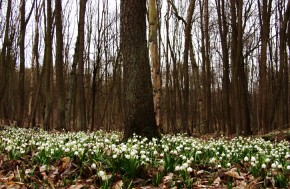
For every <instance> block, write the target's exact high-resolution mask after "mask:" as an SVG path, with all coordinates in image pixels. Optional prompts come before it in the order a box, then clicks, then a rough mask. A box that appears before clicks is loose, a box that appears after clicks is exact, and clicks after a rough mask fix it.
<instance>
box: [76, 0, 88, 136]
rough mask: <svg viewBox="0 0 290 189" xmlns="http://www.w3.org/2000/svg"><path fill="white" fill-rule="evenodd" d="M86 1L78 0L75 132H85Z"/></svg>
mask: <svg viewBox="0 0 290 189" xmlns="http://www.w3.org/2000/svg"><path fill="white" fill-rule="evenodd" d="M86 2H87V0H80V12H79V23H78V42H79V43H78V44H77V45H78V46H79V47H78V52H76V53H78V56H77V58H78V59H77V60H78V73H77V74H78V77H77V107H78V108H77V130H86V101H85V87H84V43H85V40H84V38H85V32H84V27H85V14H86Z"/></svg>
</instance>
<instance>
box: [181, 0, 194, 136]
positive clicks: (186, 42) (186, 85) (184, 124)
mask: <svg viewBox="0 0 290 189" xmlns="http://www.w3.org/2000/svg"><path fill="white" fill-rule="evenodd" d="M194 7H195V0H191V1H190V4H189V7H188V10H187V18H186V25H185V30H184V36H185V38H184V54H183V56H184V57H183V76H184V80H183V105H182V107H183V109H182V113H181V115H182V119H181V127H182V130H183V132H187V133H188V134H190V129H189V126H188V117H189V71H188V55H189V47H190V43H191V41H190V40H191V26H192V24H191V22H192V15H193V11H194Z"/></svg>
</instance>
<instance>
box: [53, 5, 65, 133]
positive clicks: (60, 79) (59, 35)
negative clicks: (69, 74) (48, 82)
mask: <svg viewBox="0 0 290 189" xmlns="http://www.w3.org/2000/svg"><path fill="white" fill-rule="evenodd" d="M55 25H56V57H55V69H56V91H57V118H56V120H57V123H56V128H57V129H61V128H66V125H65V86H64V76H63V32H62V4H61V0H55Z"/></svg>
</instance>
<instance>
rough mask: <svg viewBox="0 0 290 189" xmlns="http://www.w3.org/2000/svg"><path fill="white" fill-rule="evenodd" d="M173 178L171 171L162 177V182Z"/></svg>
mask: <svg viewBox="0 0 290 189" xmlns="http://www.w3.org/2000/svg"><path fill="white" fill-rule="evenodd" d="M172 179H173V173H168V174H167V175H166V176H164V177H163V179H162V180H163V183H168V182H170V181H171V180H172Z"/></svg>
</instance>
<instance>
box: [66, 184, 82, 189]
mask: <svg viewBox="0 0 290 189" xmlns="http://www.w3.org/2000/svg"><path fill="white" fill-rule="evenodd" d="M83 186H84V185H82V184H77V185H71V186H70V187H69V188H68V189H81V188H82V187H83Z"/></svg>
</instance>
